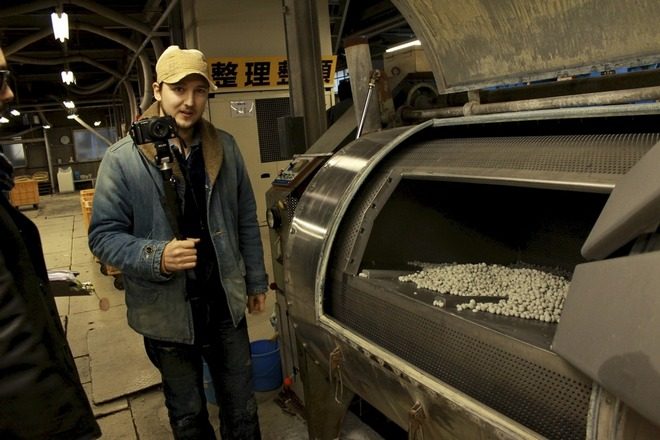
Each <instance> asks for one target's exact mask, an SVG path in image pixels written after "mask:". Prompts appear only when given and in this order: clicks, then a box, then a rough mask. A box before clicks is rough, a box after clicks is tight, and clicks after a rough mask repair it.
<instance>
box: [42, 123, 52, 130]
mask: <svg viewBox="0 0 660 440" xmlns="http://www.w3.org/2000/svg"><path fill="white" fill-rule="evenodd" d="M42 127H43V128H45V129H46V130H48V129H49V128H50V124H46V125H42Z"/></svg>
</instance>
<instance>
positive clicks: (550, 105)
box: [401, 86, 660, 122]
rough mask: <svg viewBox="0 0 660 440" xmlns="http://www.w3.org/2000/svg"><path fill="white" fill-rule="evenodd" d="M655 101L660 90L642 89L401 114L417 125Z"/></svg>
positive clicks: (409, 109) (405, 111)
mask: <svg viewBox="0 0 660 440" xmlns="http://www.w3.org/2000/svg"><path fill="white" fill-rule="evenodd" d="M655 99H660V86H653V87H642V88H637V89H628V90H614V91H609V92H595V93H584V94H581V95H570V96H554V97H549V98H538V99H524V100H520V101H508V102H494V103H488V104H480V103H478V102H468V103H466V104H465V105H463V106H461V107H444V108H436V109H423V110H416V109H412V108H404V109H403V110H401V118H402V119H403V120H404V121H407V122H414V121H425V120H428V119H434V118H452V117H461V116H470V115H486V114H493V113H509V112H521V111H533V110H546V109H555V108H565V107H586V106H594V105H611V104H624V103H629V102H634V101H644V100H655Z"/></svg>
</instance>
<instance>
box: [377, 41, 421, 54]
mask: <svg viewBox="0 0 660 440" xmlns="http://www.w3.org/2000/svg"><path fill="white" fill-rule="evenodd" d="M421 45H422V42H421V41H419V40H413V41H408V42H407V43H402V44H399V45H397V46H393V47H390V48H389V49H386V50H385V52H387V53H390V52H396V51H397V50H401V49H406V48H408V47H412V46H421Z"/></svg>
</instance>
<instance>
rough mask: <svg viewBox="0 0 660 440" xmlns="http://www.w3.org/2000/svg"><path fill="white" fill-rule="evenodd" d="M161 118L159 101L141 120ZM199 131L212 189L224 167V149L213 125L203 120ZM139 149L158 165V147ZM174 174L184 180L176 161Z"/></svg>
mask: <svg viewBox="0 0 660 440" xmlns="http://www.w3.org/2000/svg"><path fill="white" fill-rule="evenodd" d="M156 116H160V103H159V102H158V101H156V102H154V103H153V104H151V106H150V107H149V108H148V109H147V110H146V111H145V112H144V113H143V114H142V116H141V117H140V119H147V118H153V117H156ZM197 129H198V130H199V131H200V139H201V140H202V154H203V155H204V167H205V168H206V175H207V176H208V179H209V184H210V185H211V187H212V186H213V185H214V184H215V181H216V179H217V178H218V174H219V173H220V167H221V166H222V159H223V154H224V148H223V145H222V141H221V140H220V138H218V132H217V131H216V129H215V127H214V126H213V124H211V123H210V122H209V121H207V120H206V119H204V118H202V119H200V120H199V122H198V123H197ZM138 148H139V149H140V151H141V152H142V154H144V156H145V157H146V158H147V159H149V161H151V162H152V163H154V164H155V163H156V161H155V158H156V147H155V146H154V144H143V145H138ZM172 172H173V173H174V175H175V176H177V177H178V178H183V175H182V174H181V169H180V168H179V163H178V162H177V161H174V164H173V166H172Z"/></svg>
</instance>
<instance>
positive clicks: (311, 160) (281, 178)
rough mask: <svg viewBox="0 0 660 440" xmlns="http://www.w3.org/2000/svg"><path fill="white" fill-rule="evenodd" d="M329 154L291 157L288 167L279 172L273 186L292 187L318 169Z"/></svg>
mask: <svg viewBox="0 0 660 440" xmlns="http://www.w3.org/2000/svg"><path fill="white" fill-rule="evenodd" d="M330 156H331V154H299V155H296V156H294V157H293V159H292V160H291V162H290V163H289V166H287V167H286V169H284V170H282V171H280V173H279V174H278V175H277V177H276V178H275V180H273V185H275V186H282V187H293V186H295V185H296V184H297V183H298V182H300V181H301V180H303V179H304V178H305V177H307V176H309V175H310V174H311V173H312V172H313V171H314V170H316V169H318V168H319V167H320V166H321V165H322V164H323V163H324V162H325V161H326V160H327V159H328V158H329V157H330Z"/></svg>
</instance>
